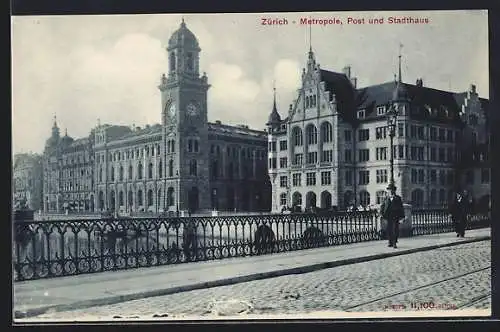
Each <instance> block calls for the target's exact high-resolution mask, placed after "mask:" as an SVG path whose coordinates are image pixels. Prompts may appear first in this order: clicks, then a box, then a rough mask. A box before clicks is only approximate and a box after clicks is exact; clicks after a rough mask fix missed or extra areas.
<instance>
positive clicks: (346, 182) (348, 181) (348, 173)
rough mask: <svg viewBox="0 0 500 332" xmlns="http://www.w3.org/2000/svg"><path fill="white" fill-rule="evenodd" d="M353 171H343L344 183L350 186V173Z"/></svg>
mask: <svg viewBox="0 0 500 332" xmlns="http://www.w3.org/2000/svg"><path fill="white" fill-rule="evenodd" d="M353 174H354V173H353V172H352V171H351V170H347V171H345V185H346V186H352V175H353Z"/></svg>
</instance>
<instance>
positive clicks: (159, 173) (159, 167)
mask: <svg viewBox="0 0 500 332" xmlns="http://www.w3.org/2000/svg"><path fill="white" fill-rule="evenodd" d="M158 177H159V178H162V177H163V163H162V162H161V160H160V161H159V162H158Z"/></svg>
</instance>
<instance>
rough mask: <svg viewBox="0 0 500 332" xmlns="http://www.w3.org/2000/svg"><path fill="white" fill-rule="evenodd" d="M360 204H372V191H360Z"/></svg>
mask: <svg viewBox="0 0 500 332" xmlns="http://www.w3.org/2000/svg"><path fill="white" fill-rule="evenodd" d="M359 204H361V206H368V205H370V193H369V192H368V191H366V190H363V191H360V192H359Z"/></svg>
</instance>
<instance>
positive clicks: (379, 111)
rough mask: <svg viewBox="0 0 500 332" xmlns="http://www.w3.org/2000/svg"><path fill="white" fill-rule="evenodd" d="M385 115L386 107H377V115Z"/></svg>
mask: <svg viewBox="0 0 500 332" xmlns="http://www.w3.org/2000/svg"><path fill="white" fill-rule="evenodd" d="M384 114H385V106H377V115H384Z"/></svg>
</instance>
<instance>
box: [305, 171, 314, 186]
mask: <svg viewBox="0 0 500 332" xmlns="http://www.w3.org/2000/svg"><path fill="white" fill-rule="evenodd" d="M315 185H316V173H315V172H310V173H306V186H315Z"/></svg>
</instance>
